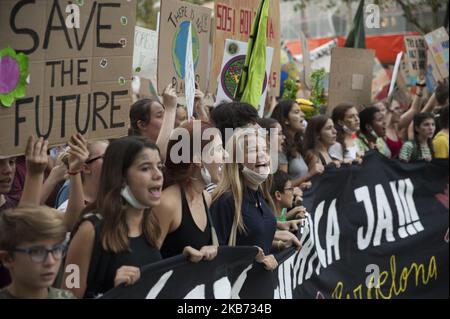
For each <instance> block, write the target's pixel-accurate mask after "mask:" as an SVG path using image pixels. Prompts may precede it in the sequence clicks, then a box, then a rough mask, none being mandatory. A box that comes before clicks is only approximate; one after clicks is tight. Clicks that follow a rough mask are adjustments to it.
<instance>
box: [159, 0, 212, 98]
mask: <svg viewBox="0 0 450 319" xmlns="http://www.w3.org/2000/svg"><path fill="white" fill-rule="evenodd" d="M211 14H212V11H211V10H210V9H208V8H205V7H201V6H197V5H193V4H190V3H187V2H181V1H176V0H162V1H161V15H160V24H159V42H158V92H159V93H160V94H161V95H162V93H163V91H164V89H165V87H166V86H167V84H169V83H172V84H173V86H174V87H175V89H176V92H177V94H184V87H185V83H184V78H185V66H186V61H185V58H186V43H187V36H188V33H189V25H190V22H191V24H192V51H193V61H194V69H195V81H196V82H198V83H199V85H200V87H199V89H200V90H202V91H203V92H205V90H206V88H207V75H208V74H207V73H208V45H209V39H210V33H211Z"/></svg>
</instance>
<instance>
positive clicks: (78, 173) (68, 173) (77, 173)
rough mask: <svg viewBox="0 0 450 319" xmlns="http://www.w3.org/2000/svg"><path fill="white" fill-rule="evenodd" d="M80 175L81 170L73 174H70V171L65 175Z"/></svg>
mask: <svg viewBox="0 0 450 319" xmlns="http://www.w3.org/2000/svg"><path fill="white" fill-rule="evenodd" d="M80 173H81V170H78V171H75V172H71V171H68V172H67V174H69V175H70V176H75V175H78V174H80Z"/></svg>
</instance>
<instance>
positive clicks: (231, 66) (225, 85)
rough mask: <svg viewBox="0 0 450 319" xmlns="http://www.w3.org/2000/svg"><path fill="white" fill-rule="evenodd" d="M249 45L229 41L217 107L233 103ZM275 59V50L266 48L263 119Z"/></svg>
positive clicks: (220, 80)
mask: <svg viewBox="0 0 450 319" xmlns="http://www.w3.org/2000/svg"><path fill="white" fill-rule="evenodd" d="M247 48H248V43H247V42H242V41H236V40H230V39H227V40H226V42H225V52H224V54H223V62H222V71H221V72H220V78H219V88H218V90H217V97H216V105H218V104H220V103H222V102H232V101H233V97H234V95H235V92H236V90H237V87H238V83H239V79H240V77H241V72H242V67H243V66H244V64H245V56H246V55H247ZM272 59H273V48H266V78H265V81H264V85H263V92H262V93H261V98H260V100H259V109H258V114H259V116H261V117H263V115H264V107H265V102H266V96H267V92H268V77H269V74H270V72H271V71H270V67H271V65H272Z"/></svg>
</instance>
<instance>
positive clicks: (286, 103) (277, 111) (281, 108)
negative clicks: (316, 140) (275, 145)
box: [270, 100, 302, 158]
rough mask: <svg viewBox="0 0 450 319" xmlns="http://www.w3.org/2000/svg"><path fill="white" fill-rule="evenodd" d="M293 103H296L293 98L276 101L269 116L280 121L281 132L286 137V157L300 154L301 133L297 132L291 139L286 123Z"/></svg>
mask: <svg viewBox="0 0 450 319" xmlns="http://www.w3.org/2000/svg"><path fill="white" fill-rule="evenodd" d="M294 104H297V102H296V101H294V100H283V101H281V102H280V103H278V104H277V105H276V106H275V108H274V110H273V112H272V115H271V116H270V117H271V118H273V119H275V120H277V121H278V123H280V125H281V127H282V129H283V134H284V136H285V137H286V144H285V145H286V146H285V147H286V151H287V155H288V157H291V158H292V157H297V156H298V155H297V154H302V133H300V132H297V133H296V134H295V136H294V138H293V139H292V138H291V137H290V135H289V126H288V125H286V121H288V122H289V113H290V112H291V109H292V107H293V106H294Z"/></svg>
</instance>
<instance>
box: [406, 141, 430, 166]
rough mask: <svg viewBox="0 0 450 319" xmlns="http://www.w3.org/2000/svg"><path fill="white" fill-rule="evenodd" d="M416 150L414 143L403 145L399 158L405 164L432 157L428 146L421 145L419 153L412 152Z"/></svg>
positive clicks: (409, 142)
mask: <svg viewBox="0 0 450 319" xmlns="http://www.w3.org/2000/svg"><path fill="white" fill-rule="evenodd" d="M415 148H416V143H415V142H414V141H408V142H406V143H405V144H403V146H402V149H401V150H400V156H399V158H400V159H401V160H402V161H405V162H411V161H421V160H424V159H425V158H427V157H432V153H431V149H430V148H429V147H428V145H423V146H422V145H421V146H420V150H421V151H420V152H417V151H414V150H415Z"/></svg>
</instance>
